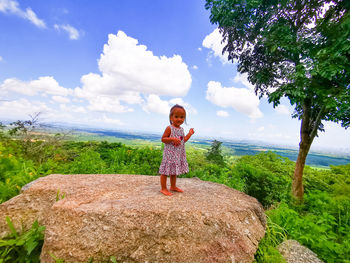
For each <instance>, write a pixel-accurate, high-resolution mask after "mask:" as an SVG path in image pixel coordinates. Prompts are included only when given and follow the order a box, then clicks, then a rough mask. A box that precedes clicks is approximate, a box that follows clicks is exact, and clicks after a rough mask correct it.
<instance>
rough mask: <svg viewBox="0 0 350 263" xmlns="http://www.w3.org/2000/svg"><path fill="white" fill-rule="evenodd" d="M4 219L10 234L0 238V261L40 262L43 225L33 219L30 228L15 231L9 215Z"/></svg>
mask: <svg viewBox="0 0 350 263" xmlns="http://www.w3.org/2000/svg"><path fill="white" fill-rule="evenodd" d="M6 221H7V224H8V226H9V229H10V230H11V234H10V235H9V236H7V237H6V238H4V239H1V240H0V262H4V263H5V262H9V263H10V262H11V263H12V262H13V263H15V262H28V263H33V262H40V260H39V256H40V253H41V247H42V244H43V241H44V233H43V232H44V230H45V227H44V226H39V223H38V222H37V221H35V222H34V223H33V225H32V227H31V229H29V230H28V231H26V232H23V231H22V233H17V231H16V229H15V227H14V226H13V223H12V222H11V220H10V218H9V217H6Z"/></svg>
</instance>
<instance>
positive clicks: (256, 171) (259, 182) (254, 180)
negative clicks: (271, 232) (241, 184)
mask: <svg viewBox="0 0 350 263" xmlns="http://www.w3.org/2000/svg"><path fill="white" fill-rule="evenodd" d="M293 169H294V167H293V163H292V162H291V161H289V160H288V159H287V158H283V157H281V156H278V155H277V154H275V153H272V152H266V153H259V154H257V155H254V156H244V157H242V158H241V159H239V160H238V161H237V163H236V164H235V165H234V170H235V173H236V174H239V175H240V177H241V178H243V179H244V181H245V190H244V192H245V193H246V194H248V195H251V196H254V197H255V198H257V199H258V200H259V202H260V203H261V204H262V205H263V206H264V207H268V206H270V205H272V204H274V203H276V202H280V201H282V200H289V198H290V187H291V177H292V174H293Z"/></svg>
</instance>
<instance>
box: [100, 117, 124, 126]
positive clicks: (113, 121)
mask: <svg viewBox="0 0 350 263" xmlns="http://www.w3.org/2000/svg"><path fill="white" fill-rule="evenodd" d="M97 121H102V122H104V123H107V124H113V125H119V126H123V125H124V123H123V122H121V121H120V120H118V119H111V118H108V117H106V115H103V117H102V118H101V119H98V120H97Z"/></svg>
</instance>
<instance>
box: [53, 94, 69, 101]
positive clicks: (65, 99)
mask: <svg viewBox="0 0 350 263" xmlns="http://www.w3.org/2000/svg"><path fill="white" fill-rule="evenodd" d="M52 100H53V101H54V102H58V103H68V102H70V99H68V98H66V97H62V96H52Z"/></svg>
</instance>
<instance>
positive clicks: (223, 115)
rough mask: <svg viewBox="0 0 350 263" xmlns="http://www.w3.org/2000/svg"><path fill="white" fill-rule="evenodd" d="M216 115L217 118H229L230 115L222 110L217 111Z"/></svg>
mask: <svg viewBox="0 0 350 263" xmlns="http://www.w3.org/2000/svg"><path fill="white" fill-rule="evenodd" d="M216 115H217V116H219V117H228V116H230V115H229V114H228V112H227V111H224V110H219V111H217V112H216Z"/></svg>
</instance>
